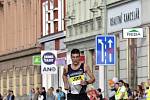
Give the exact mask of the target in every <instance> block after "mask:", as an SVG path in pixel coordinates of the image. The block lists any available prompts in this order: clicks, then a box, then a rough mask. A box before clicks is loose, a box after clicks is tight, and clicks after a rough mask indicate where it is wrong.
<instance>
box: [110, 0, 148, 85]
mask: <svg viewBox="0 0 150 100" xmlns="http://www.w3.org/2000/svg"><path fill="white" fill-rule="evenodd" d="M148 3H149V1H148V0H124V1H122V0H117V1H116V0H112V1H111V2H109V1H108V6H107V32H108V34H115V35H116V39H117V43H116V44H117V49H116V50H117V54H116V59H117V63H116V66H115V68H113V67H108V69H107V72H108V73H109V74H108V75H107V79H112V76H117V77H118V78H119V79H123V80H125V82H128V83H129V84H130V86H131V87H132V88H134V87H135V86H136V85H137V84H140V83H141V82H146V80H147V79H148V78H150V77H149V69H150V67H149V22H150V20H149V18H148V16H149V14H148V12H147V11H148V9H150V8H149V6H148ZM125 28H142V29H143V32H144V36H143V38H135V39H131V38H126V39H125V38H123V31H122V29H125Z"/></svg>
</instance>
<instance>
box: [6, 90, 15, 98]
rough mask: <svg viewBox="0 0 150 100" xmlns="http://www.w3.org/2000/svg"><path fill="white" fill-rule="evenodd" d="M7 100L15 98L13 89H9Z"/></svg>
mask: <svg viewBox="0 0 150 100" xmlns="http://www.w3.org/2000/svg"><path fill="white" fill-rule="evenodd" d="M7 100H15V96H14V94H13V91H12V90H8V95H7Z"/></svg>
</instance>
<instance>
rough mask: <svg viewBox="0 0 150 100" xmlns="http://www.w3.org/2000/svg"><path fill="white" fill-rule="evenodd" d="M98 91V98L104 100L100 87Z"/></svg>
mask: <svg viewBox="0 0 150 100" xmlns="http://www.w3.org/2000/svg"><path fill="white" fill-rule="evenodd" d="M97 92H98V98H99V99H100V100H103V95H102V91H101V89H100V88H98V89H97Z"/></svg>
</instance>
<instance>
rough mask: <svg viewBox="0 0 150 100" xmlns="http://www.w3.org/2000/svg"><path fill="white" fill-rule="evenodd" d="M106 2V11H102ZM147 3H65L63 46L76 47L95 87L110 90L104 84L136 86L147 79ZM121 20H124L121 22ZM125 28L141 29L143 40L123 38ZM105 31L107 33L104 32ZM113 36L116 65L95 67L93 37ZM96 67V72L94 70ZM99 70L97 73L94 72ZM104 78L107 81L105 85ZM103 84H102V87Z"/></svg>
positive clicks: (132, 0) (116, 0)
mask: <svg viewBox="0 0 150 100" xmlns="http://www.w3.org/2000/svg"><path fill="white" fill-rule="evenodd" d="M105 1H106V4H107V7H106V8H107V9H106V11H105V10H104V8H103V7H104V6H105V5H104V2H105ZM149 2H150V1H149V0H103V2H102V1H101V0H71V1H70V0H69V1H67V17H68V19H69V21H67V34H66V41H65V43H66V47H67V49H68V55H69V53H70V52H69V51H70V50H71V49H72V48H79V49H80V50H81V53H82V54H83V55H85V61H86V63H88V64H89V65H90V66H91V69H92V71H93V72H94V74H95V76H96V84H94V85H95V87H101V88H102V89H104V85H105V86H106V89H107V90H108V89H109V86H108V84H107V81H108V80H109V79H112V78H113V77H117V78H118V79H123V80H125V82H128V83H129V84H130V85H131V87H132V88H133V87H135V86H136V85H137V84H140V83H141V82H143V81H144V82H145V81H146V80H147V79H148V78H149V69H150V67H149V21H150V19H149V18H148V16H149V13H148V9H150V8H149V6H148V4H149ZM123 17H124V19H123ZM124 28H143V30H144V31H143V32H144V37H143V38H138V39H124V38H122V34H123V33H122V29H124ZM105 29H106V30H105ZM104 31H105V32H107V33H106V34H109V35H115V36H116V64H115V65H114V66H109V65H108V66H107V68H106V72H107V73H106V74H105V73H104V67H103V66H99V67H98V68H99V69H98V68H97V66H96V67H95V36H96V35H100V34H104ZM95 68H96V70H95ZM97 69H98V70H97ZM104 79H105V81H106V82H104ZM104 83H105V84H104Z"/></svg>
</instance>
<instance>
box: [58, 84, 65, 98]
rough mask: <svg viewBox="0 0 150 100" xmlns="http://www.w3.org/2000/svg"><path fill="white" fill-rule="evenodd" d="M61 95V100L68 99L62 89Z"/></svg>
mask: <svg viewBox="0 0 150 100" xmlns="http://www.w3.org/2000/svg"><path fill="white" fill-rule="evenodd" d="M58 89H59V94H60V100H65V99H66V94H65V92H63V91H62V87H59V88H58Z"/></svg>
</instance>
